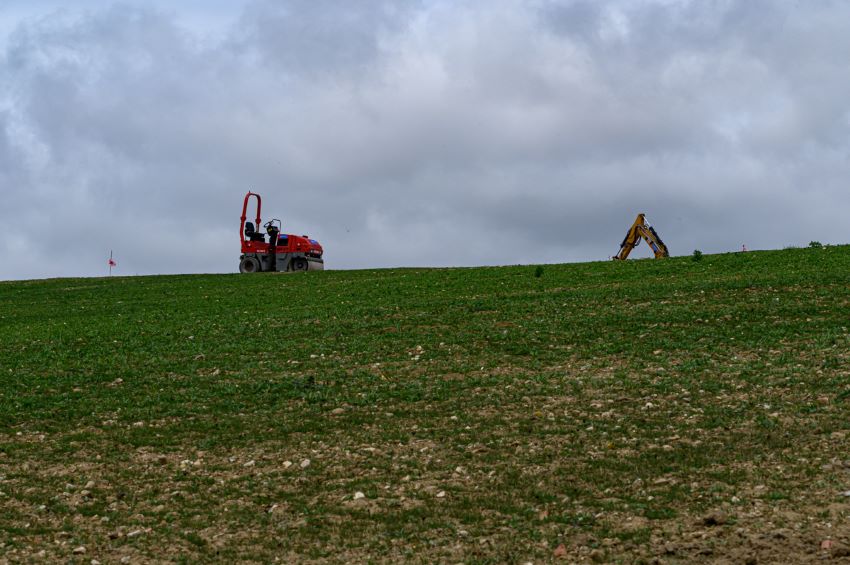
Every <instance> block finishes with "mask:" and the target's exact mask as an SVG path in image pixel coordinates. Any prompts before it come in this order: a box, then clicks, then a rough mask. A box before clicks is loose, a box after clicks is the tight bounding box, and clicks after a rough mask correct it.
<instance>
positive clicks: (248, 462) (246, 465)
mask: <svg viewBox="0 0 850 565" xmlns="http://www.w3.org/2000/svg"><path fill="white" fill-rule="evenodd" d="M255 464H256V461H254V460H253V459H251V460H250V461H247V462H245V463H244V464H243V465H242V466H243V467H253V466H254V465H255Z"/></svg>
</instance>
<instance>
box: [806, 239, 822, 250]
mask: <svg viewBox="0 0 850 565" xmlns="http://www.w3.org/2000/svg"><path fill="white" fill-rule="evenodd" d="M809 249H823V244H822V243H821V242H820V241H810V242H809Z"/></svg>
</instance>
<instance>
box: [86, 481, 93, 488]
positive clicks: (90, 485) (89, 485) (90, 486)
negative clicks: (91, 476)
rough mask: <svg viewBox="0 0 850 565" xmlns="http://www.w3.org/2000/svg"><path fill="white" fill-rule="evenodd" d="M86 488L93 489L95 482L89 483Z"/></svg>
mask: <svg viewBox="0 0 850 565" xmlns="http://www.w3.org/2000/svg"><path fill="white" fill-rule="evenodd" d="M85 488H87V489H93V488H94V481H89V482H87V483H86V486H85Z"/></svg>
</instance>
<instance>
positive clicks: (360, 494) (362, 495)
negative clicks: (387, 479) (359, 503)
mask: <svg viewBox="0 0 850 565" xmlns="http://www.w3.org/2000/svg"><path fill="white" fill-rule="evenodd" d="M361 498H366V495H365V494H363V493H362V492H360V491H359V490H358V491H357V492H355V493H354V500H360V499H361Z"/></svg>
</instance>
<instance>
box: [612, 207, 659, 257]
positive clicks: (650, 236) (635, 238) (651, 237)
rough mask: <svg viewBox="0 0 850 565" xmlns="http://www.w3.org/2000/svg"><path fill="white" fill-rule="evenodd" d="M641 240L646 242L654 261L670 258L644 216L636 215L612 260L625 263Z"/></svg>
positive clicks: (656, 233)
mask: <svg viewBox="0 0 850 565" xmlns="http://www.w3.org/2000/svg"><path fill="white" fill-rule="evenodd" d="M641 239H645V240H646V243H647V245H649V247H650V248H651V249H652V252H653V253H654V254H655V258H656V259H658V258H661V257H669V256H670V252H669V251H668V250H667V246H666V245H664V242H663V241H661V237H659V235H658V232H656V231H655V228H653V227H652V225H650V223H649V222H647V221H646V214H638V216H637V218H636V219H635V222H634V223H633V224H632V227H630V228H629V231H628V232H626V237H625V238H624V239H623V243H621V244H620V251H619V253H617V254H616V255H614V257H612V259H614V260H616V261H625V260H626V259H628V257H629V254H630V253H631V252H632V249H634V248H635V247H637V246H638V244H639V243H640V240H641Z"/></svg>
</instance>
